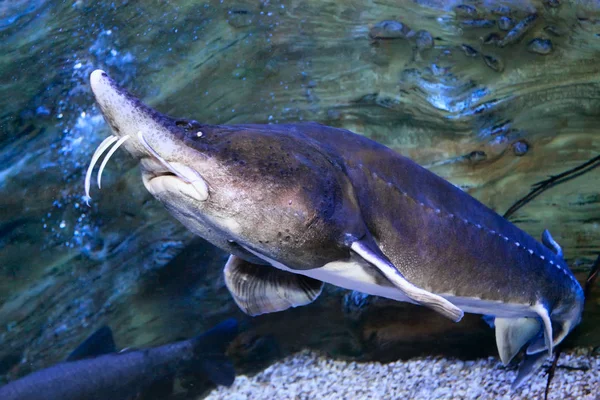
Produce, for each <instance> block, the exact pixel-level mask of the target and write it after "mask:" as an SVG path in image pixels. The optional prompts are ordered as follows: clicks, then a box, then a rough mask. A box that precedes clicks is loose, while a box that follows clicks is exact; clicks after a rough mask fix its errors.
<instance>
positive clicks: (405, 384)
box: [206, 349, 600, 400]
mask: <svg viewBox="0 0 600 400" xmlns="http://www.w3.org/2000/svg"><path fill="white" fill-rule="evenodd" d="M549 365H550V362H547V363H546V364H545V365H544V368H542V369H540V371H538V373H537V374H536V375H535V376H533V377H532V378H531V379H530V380H529V381H528V382H527V383H526V384H524V385H523V387H521V388H519V389H517V390H515V391H511V389H510V385H511V383H512V381H513V380H514V378H515V377H516V370H515V369H514V368H509V369H507V368H504V367H503V366H502V364H501V363H500V362H499V360H498V359H496V358H493V357H490V358H487V359H481V360H476V361H461V360H454V359H446V358H437V357H426V358H417V359H412V360H409V361H396V362H393V363H389V364H381V363H378V362H370V363H356V362H344V361H335V360H332V359H329V358H327V357H325V356H322V355H319V354H316V353H314V352H310V351H302V352H300V353H297V354H295V355H293V356H290V357H287V358H285V359H283V360H281V361H280V362H277V363H275V364H273V365H271V366H270V367H268V368H267V369H265V370H264V371H263V372H261V373H259V374H257V375H255V376H253V377H248V376H245V375H240V376H238V377H237V378H236V379H235V382H234V384H233V385H232V386H231V387H229V388H225V387H219V388H217V389H215V390H213V391H212V392H211V393H209V395H208V396H207V397H206V399H209V400H216V399H228V400H229V399H231V400H245V399H252V400H259V399H277V400H280V399H294V400H304V399H306V400H308V399H318V400H329V399H331V400H333V399H335V400H341V399H511V400H513V399H543V398H544V397H543V396H544V390H545V387H546V368H545V367H548V366H549ZM558 366H559V368H557V369H556V374H555V376H554V380H553V381H552V386H551V390H550V395H549V397H548V398H549V399H560V400H567V399H578V400H579V399H582V400H583V399H594V400H596V399H600V355H598V354H597V353H596V354H595V355H593V352H592V350H591V349H589V350H588V349H579V350H577V351H576V352H572V353H563V354H562V355H561V357H560V359H559V362H558Z"/></svg>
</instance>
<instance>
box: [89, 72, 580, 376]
mask: <svg viewBox="0 0 600 400" xmlns="http://www.w3.org/2000/svg"><path fill="white" fill-rule="evenodd" d="M90 80H91V86H92V90H93V92H94V95H95V97H96V100H97V102H98V104H99V106H100V109H101V110H102V113H103V115H104V117H105V119H106V121H107V122H108V124H109V125H110V127H111V128H112V131H113V133H114V134H115V136H114V137H111V138H108V139H107V142H105V143H103V144H102V145H101V146H100V148H99V150H98V151H97V152H96V153H95V154H94V157H93V159H92V163H91V165H90V168H89V170H88V175H87V176H86V185H85V186H86V195H88V194H89V187H90V177H91V173H92V169H93V165H94V163H95V162H96V161H97V160H98V158H99V157H100V155H101V153H102V151H103V150H105V149H107V148H108V146H109V145H110V144H111V143H113V142H115V141H117V140H119V141H118V142H117V145H123V147H125V148H126V150H127V151H128V152H129V153H131V154H132V155H133V156H134V157H136V158H138V159H139V160H140V166H141V170H142V180H143V182H144V185H145V186H146V188H147V189H148V191H149V192H150V193H152V194H153V195H154V196H155V197H156V198H157V199H158V200H159V201H161V202H162V203H163V204H164V205H165V207H166V208H167V210H168V211H169V212H171V214H172V215H173V216H175V217H176V218H177V219H178V220H179V221H181V222H182V223H183V224H184V225H185V226H186V227H188V228H189V229H190V230H191V231H192V232H194V233H196V234H198V235H200V236H202V237H203V238H204V239H206V240H208V241H210V242H211V243H213V244H214V245H216V246H218V247H220V248H221V249H223V250H225V251H228V252H230V253H231V254H232V256H231V257H230V258H229V261H228V262H227V265H226V266H225V270H224V276H225V282H226V284H227V287H228V289H229V290H230V292H231V294H232V296H233V298H234V300H235V301H236V303H237V304H238V305H239V306H240V308H241V309H242V310H243V311H245V312H246V313H248V314H250V315H258V314H262V313H266V312H273V311H279V310H284V309H286V308H289V307H296V306H300V305H304V304H308V303H310V302H311V301H313V300H314V299H315V298H316V297H317V296H318V295H319V293H320V291H321V288H322V285H323V283H322V282H327V283H331V284H334V285H337V286H340V287H344V288H347V289H351V290H357V291H360V292H363V293H367V294H372V295H379V296H383V297H387V298H391V299H395V300H399V301H407V302H412V303H416V304H422V305H425V306H427V307H430V308H432V309H434V310H436V311H438V312H440V313H442V314H443V315H445V316H447V317H448V318H450V319H452V320H454V321H458V320H460V319H461V317H462V315H463V312H472V313H479V314H484V315H488V316H491V317H494V324H495V328H496V340H497V344H498V349H499V352H500V356H501V358H502V361H503V362H505V363H508V362H509V361H510V360H511V359H512V358H513V357H514V356H515V355H516V354H517V353H518V352H519V350H521V349H522V348H523V347H524V346H526V345H527V353H528V354H531V355H534V354H539V353H541V352H542V351H547V352H548V353H550V354H551V352H552V348H553V346H555V345H557V344H558V343H560V342H561V341H562V340H563V339H564V337H565V336H566V335H567V334H568V333H569V332H570V331H571V330H572V329H573V328H574V327H575V326H576V325H577V324H578V323H579V321H580V318H581V312H582V308H583V291H582V289H581V287H580V285H579V283H578V282H577V281H576V279H575V277H574V276H573V274H572V273H571V272H570V270H569V268H568V267H567V266H566V264H565V262H564V260H563V259H562V254H561V251H560V247H559V246H558V245H557V244H556V242H554V241H553V240H552V238H551V236H550V235H549V233H548V234H547V235H546V239H547V240H545V241H544V242H545V245H544V244H541V243H539V242H537V241H536V240H534V239H533V238H532V237H531V236H529V235H527V234H526V233H525V232H523V231H521V230H520V229H519V228H517V227H516V226H514V225H513V224H511V223H510V222H508V221H507V220H505V219H504V218H502V217H500V216H499V215H498V214H496V213H495V212H494V211H492V210H491V209H489V208H487V207H486V206H484V205H483V204H481V203H480V202H478V201H477V200H475V199H474V198H472V197H471V196H469V195H468V194H466V193H465V192H463V191H462V190H460V189H459V188H457V187H455V186H453V185H452V184H450V183H449V182H447V181H445V180H443V179H441V178H440V177H438V176H436V175H435V174H433V173H431V172H429V171H428V170H426V169H424V168H422V167H420V166H419V165H417V164H415V163H414V162H412V161H411V160H409V159H407V158H405V157H402V156H400V155H399V154H397V153H395V152H393V151H392V150H390V149H389V148H387V147H385V146H383V145H381V144H378V143H376V142H374V141H372V140H369V139H368V138H365V137H362V136H360V135H357V134H354V133H352V132H349V131H347V130H343V129H336V128H332V127H327V126H323V125H320V124H316V123H302V124H288V125H235V126H216V125H208V124H201V123H198V122H196V121H192V120H176V119H172V118H170V117H167V116H165V115H162V114H160V113H158V112H157V111H155V110H153V109H151V108H150V107H148V106H146V105H144V104H143V103H141V102H140V101H139V100H138V99H136V98H134V97H133V96H131V95H130V94H128V93H127V92H126V91H125V90H124V89H122V88H120V87H118V85H116V84H115V82H114V81H113V80H111V79H110V78H109V77H108V76H107V75H106V74H105V73H104V72H102V71H95V72H94V73H92V75H91V78H90ZM113 150H114V148H113ZM270 267H275V268H270ZM521 381H522V380H521Z"/></svg>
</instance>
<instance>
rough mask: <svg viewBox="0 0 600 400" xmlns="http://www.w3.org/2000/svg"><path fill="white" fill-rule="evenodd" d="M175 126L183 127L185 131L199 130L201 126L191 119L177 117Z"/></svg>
mask: <svg viewBox="0 0 600 400" xmlns="http://www.w3.org/2000/svg"><path fill="white" fill-rule="evenodd" d="M175 126H177V127H179V128H183V129H185V130H186V131H190V130H194V131H196V130H199V129H200V127H201V125H200V123H199V122H198V121H196V120H193V119H178V120H177V121H175Z"/></svg>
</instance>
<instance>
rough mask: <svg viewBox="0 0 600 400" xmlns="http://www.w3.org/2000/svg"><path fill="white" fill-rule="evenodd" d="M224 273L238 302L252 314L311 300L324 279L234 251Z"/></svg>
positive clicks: (247, 312) (282, 308) (273, 310)
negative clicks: (261, 262) (255, 260)
mask: <svg viewBox="0 0 600 400" xmlns="http://www.w3.org/2000/svg"><path fill="white" fill-rule="evenodd" d="M223 274H224V277H225V285H226V286H227V289H229V292H230V293H231V295H232V297H233V299H234V300H235V302H236V304H237V305H238V306H239V307H240V309H241V310H242V311H243V312H244V313H246V314H248V315H251V316H256V315H261V314H267V313H272V312H276V311H283V310H286V309H288V308H290V307H298V306H303V305H306V304H309V303H312V302H313V301H314V300H315V299H316V298H317V297H318V296H319V294H320V293H321V290H322V289H323V282H321V281H318V280H316V279H312V278H309V277H307V276H303V275H297V274H294V273H292V272H287V271H282V270H279V269H276V268H274V267H270V266H266V265H256V264H252V263H250V262H248V261H245V260H243V259H241V258H240V257H237V256H234V255H231V256H230V257H229V260H228V261H227V264H225V270H224V271H223Z"/></svg>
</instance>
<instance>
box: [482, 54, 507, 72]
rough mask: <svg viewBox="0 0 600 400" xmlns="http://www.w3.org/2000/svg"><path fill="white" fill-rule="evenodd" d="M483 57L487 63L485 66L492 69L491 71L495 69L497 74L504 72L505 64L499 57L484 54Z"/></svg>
mask: <svg viewBox="0 0 600 400" xmlns="http://www.w3.org/2000/svg"><path fill="white" fill-rule="evenodd" d="M482 57H483V61H485V64H486V65H487V66H488V67H490V68H491V69H493V70H494V71H496V72H502V71H504V63H503V62H502V60H501V59H499V58H498V57H496V56H493V55H488V54H482Z"/></svg>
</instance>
